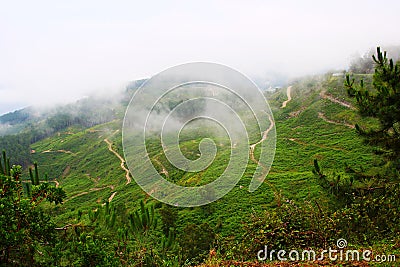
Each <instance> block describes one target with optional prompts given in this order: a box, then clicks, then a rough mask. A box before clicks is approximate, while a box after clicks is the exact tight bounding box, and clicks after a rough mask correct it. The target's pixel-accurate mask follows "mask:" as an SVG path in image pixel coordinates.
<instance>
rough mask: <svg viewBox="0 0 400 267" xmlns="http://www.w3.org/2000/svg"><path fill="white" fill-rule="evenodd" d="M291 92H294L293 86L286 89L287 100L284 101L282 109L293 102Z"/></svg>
mask: <svg viewBox="0 0 400 267" xmlns="http://www.w3.org/2000/svg"><path fill="white" fill-rule="evenodd" d="M291 92H292V86H289V87H288V88H287V89H286V95H287V100H285V101H283V103H282V107H281V108H284V107H286V105H287V103H289V101H290V100H292V96H291V95H290V94H291Z"/></svg>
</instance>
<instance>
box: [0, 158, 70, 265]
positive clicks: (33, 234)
mask: <svg viewBox="0 0 400 267" xmlns="http://www.w3.org/2000/svg"><path fill="white" fill-rule="evenodd" d="M3 161H4V162H5V163H6V164H4V165H5V166H2V167H1V170H0V236H1V238H0V263H4V264H5V265H8V264H11V265H18V266H33V265H34V263H35V256H36V255H37V254H38V251H43V250H46V249H47V248H48V247H51V246H52V245H54V244H55V242H56V238H55V225H54V223H53V222H52V221H51V218H50V216H49V215H48V214H46V213H45V212H44V211H43V210H42V209H41V208H40V206H39V204H40V203H41V202H42V201H43V200H45V199H46V200H48V201H49V202H54V203H56V204H58V203H61V202H62V200H63V198H65V192H64V191H63V190H62V189H61V188H55V187H54V186H51V185H50V184H48V183H43V184H40V185H31V187H32V188H31V187H26V188H31V190H25V192H24V187H23V184H25V183H24V182H22V179H20V175H21V170H22V168H21V166H16V165H13V166H11V167H10V166H9V164H8V162H9V159H8V158H7V157H6V154H5V153H3ZM35 172H36V171H35ZM36 173H37V172H36ZM40 253H42V252H39V254H40Z"/></svg>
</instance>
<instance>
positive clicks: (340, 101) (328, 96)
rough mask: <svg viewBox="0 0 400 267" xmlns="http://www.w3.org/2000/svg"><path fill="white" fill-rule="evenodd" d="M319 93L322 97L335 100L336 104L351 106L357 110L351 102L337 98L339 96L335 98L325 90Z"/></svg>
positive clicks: (350, 107)
mask: <svg viewBox="0 0 400 267" xmlns="http://www.w3.org/2000/svg"><path fill="white" fill-rule="evenodd" d="M319 95H320V96H321V97H322V98H324V99H328V100H329V101H331V102H333V103H336V104H339V105H341V106H343V107H345V108H349V109H352V110H356V108H355V107H353V106H352V105H351V104H350V103H349V102H347V101H344V100H340V99H337V98H335V97H334V96H333V95H331V94H327V93H326V92H325V91H321V93H320V94H319Z"/></svg>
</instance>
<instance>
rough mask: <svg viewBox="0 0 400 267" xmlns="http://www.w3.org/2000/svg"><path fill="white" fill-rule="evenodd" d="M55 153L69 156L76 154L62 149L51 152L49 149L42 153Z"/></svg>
mask: <svg viewBox="0 0 400 267" xmlns="http://www.w3.org/2000/svg"><path fill="white" fill-rule="evenodd" d="M55 152H59V153H65V154H71V155H73V156H76V154H75V153H74V152H71V151H69V150H64V149H59V150H51V149H48V150H45V151H42V153H55Z"/></svg>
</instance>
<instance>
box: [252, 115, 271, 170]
mask: <svg viewBox="0 0 400 267" xmlns="http://www.w3.org/2000/svg"><path fill="white" fill-rule="evenodd" d="M268 119H269V123H270V125H269V127H268V129H267V130H265V131H264V132H263V136H262V137H261V139H260V140H259V141H258V142H257V143H254V144H252V145H250V159H251V161H253V162H254V163H256V164H257V165H260V166H262V167H263V168H264V169H267V167H266V166H264V165H263V164H262V163H261V162H259V161H258V160H257V159H256V158H255V157H254V150H255V148H256V146H257V145H259V144H261V143H262V142H264V141H265V140H266V139H267V137H268V133H269V132H270V131H271V130H272V129H273V128H274V121H273V120H272V117H271V115H269V114H268Z"/></svg>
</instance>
